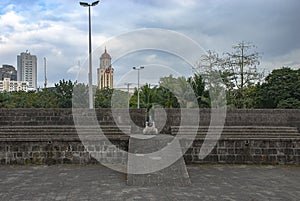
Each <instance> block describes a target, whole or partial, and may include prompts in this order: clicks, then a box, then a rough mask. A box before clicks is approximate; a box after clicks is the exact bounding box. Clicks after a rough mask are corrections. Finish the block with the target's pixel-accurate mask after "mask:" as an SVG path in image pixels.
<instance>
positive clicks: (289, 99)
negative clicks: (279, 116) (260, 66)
mask: <svg viewBox="0 0 300 201" xmlns="http://www.w3.org/2000/svg"><path fill="white" fill-rule="evenodd" d="M299 101H300V69H298V70H293V69H291V68H287V67H283V68H281V69H276V70H273V71H272V72H271V73H270V74H269V75H268V76H267V77H266V79H265V82H264V83H263V84H259V85H258V86H257V97H256V107H258V108H300V107H299Z"/></svg>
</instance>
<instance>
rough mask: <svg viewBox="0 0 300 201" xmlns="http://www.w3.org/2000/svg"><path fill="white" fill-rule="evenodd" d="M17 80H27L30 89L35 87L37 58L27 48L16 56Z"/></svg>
mask: <svg viewBox="0 0 300 201" xmlns="http://www.w3.org/2000/svg"><path fill="white" fill-rule="evenodd" d="M17 63H18V66H17V70H18V81H25V82H28V87H29V88H31V89H36V88H37V58H36V56H35V55H31V54H30V52H28V50H27V51H26V52H22V53H21V54H20V55H18V56H17Z"/></svg>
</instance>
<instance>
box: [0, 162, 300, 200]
mask: <svg viewBox="0 0 300 201" xmlns="http://www.w3.org/2000/svg"><path fill="white" fill-rule="evenodd" d="M188 172H189V174H190V177H191V182H192V185H191V186H189V187H171V186H164V187H161V186H160V187H132V186H128V185H127V184H126V176H125V175H124V174H122V173H118V172H115V171H113V170H110V169H107V168H105V167H102V166H100V165H88V166H76V165H62V166H49V167H47V166H0V200H1V201H2V200H170V201H174V200H189V201H191V200H242V201H243V200H245V201H250V200H251V201H256V200H264V201H265V200H300V167H299V166H298V167H295V166H294V167H290V166H244V165H243V166H230V165H217V166H211V165H205V166H188Z"/></svg>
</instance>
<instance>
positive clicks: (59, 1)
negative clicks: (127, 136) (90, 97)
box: [0, 0, 300, 87]
mask: <svg viewBox="0 0 300 201" xmlns="http://www.w3.org/2000/svg"><path fill="white" fill-rule="evenodd" d="M87 2H89V3H92V1H88V0H87ZM299 8H300V1H299V0H168V1H162V0H101V1H100V3H99V5H97V6H95V7H92V9H91V11H92V12H91V13H92V50H93V54H92V56H93V83H94V84H96V83H97V81H96V79H97V77H96V68H98V67H99V65H100V62H99V57H100V56H101V54H102V53H103V52H104V48H105V47H106V48H107V51H108V53H109V54H110V55H111V57H112V62H113V68H114V70H115V83H116V85H117V86H119V87H122V85H124V83H128V82H130V83H133V85H134V84H136V83H137V72H136V71H134V70H132V67H133V66H145V69H144V70H141V71H140V79H141V80H140V82H141V83H146V82H147V83H151V84H153V85H155V84H157V82H158V80H159V78H160V77H162V76H166V75H168V74H170V73H171V74H173V75H175V76H190V75H191V74H192V73H193V71H192V67H193V65H195V64H196V62H197V57H199V58H200V56H201V54H205V51H207V50H214V51H216V52H218V53H219V54H220V55H222V54H223V53H224V52H231V51H232V47H233V46H234V45H236V44H237V43H238V42H241V41H245V42H251V43H252V44H254V45H255V46H256V49H255V51H257V52H259V53H260V54H261V64H260V66H259V69H260V70H261V71H263V70H264V71H265V72H267V73H269V72H270V71H272V70H273V69H277V68H281V67H282V66H289V67H292V68H295V69H298V68H299V67H300V37H299V33H300V25H299V21H300V13H299ZM26 50H28V51H29V52H30V53H31V54H33V55H36V56H37V58H38V85H39V86H41V87H42V86H43V83H44V70H43V68H44V67H43V58H44V57H46V58H47V80H48V86H53V85H54V83H57V82H59V80H62V79H65V80H69V79H70V80H72V81H75V80H78V81H81V80H82V81H83V82H85V81H86V79H85V78H87V69H88V68H87V59H88V9H87V8H84V7H81V6H80V5H79V1H75V0H1V3H0V65H2V64H10V65H13V66H17V61H16V60H17V55H18V54H20V53H21V52H25V51H26ZM191 55H192V56H191Z"/></svg>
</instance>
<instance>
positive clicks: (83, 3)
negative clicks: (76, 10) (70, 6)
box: [79, 2, 90, 7]
mask: <svg viewBox="0 0 300 201" xmlns="http://www.w3.org/2000/svg"><path fill="white" fill-rule="evenodd" d="M79 4H80V5H81V6H83V7H88V6H90V5H89V4H88V3H85V2H79Z"/></svg>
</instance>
